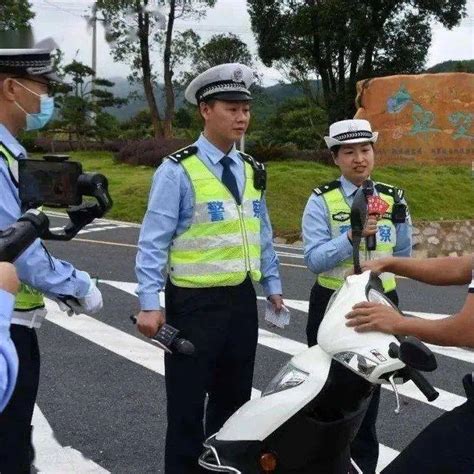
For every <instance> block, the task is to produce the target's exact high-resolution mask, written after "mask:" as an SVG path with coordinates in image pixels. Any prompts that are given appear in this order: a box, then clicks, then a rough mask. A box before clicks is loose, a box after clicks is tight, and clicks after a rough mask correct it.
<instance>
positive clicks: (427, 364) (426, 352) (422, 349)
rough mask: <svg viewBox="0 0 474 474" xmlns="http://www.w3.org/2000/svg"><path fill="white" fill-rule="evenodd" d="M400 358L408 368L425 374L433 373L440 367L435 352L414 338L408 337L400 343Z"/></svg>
mask: <svg viewBox="0 0 474 474" xmlns="http://www.w3.org/2000/svg"><path fill="white" fill-rule="evenodd" d="M398 358H399V359H400V360H401V361H402V362H403V363H404V364H406V365H407V366H408V367H412V368H413V369H416V370H421V371H423V372H433V370H436V368H437V367H438V364H437V362H436V358H435V356H434V354H433V352H431V350H430V349H429V348H428V347H426V346H425V344H423V343H422V342H421V341H420V340H419V339H417V338H416V337H413V336H408V337H406V338H405V339H404V340H403V341H402V342H401V343H400V347H399V348H398Z"/></svg>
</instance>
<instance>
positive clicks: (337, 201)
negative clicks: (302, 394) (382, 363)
mask: <svg viewBox="0 0 474 474" xmlns="http://www.w3.org/2000/svg"><path fill="white" fill-rule="evenodd" d="M377 137H378V133H377V132H372V128H371V126H370V123H369V122H368V121H367V120H342V121H339V122H336V123H333V124H332V125H331V126H330V127H329V136H328V137H325V141H326V144H327V146H328V148H329V149H330V150H331V155H332V157H333V159H334V162H335V163H336V165H337V166H338V167H339V169H340V171H341V176H340V177H339V178H338V179H336V180H334V181H331V182H330V183H327V184H324V185H322V186H319V187H317V188H316V189H315V190H314V192H313V194H312V195H311V196H310V198H309V200H308V203H307V204H306V208H305V210H304V214H303V223H302V226H303V240H304V257H305V262H306V265H307V266H308V268H309V269H310V270H311V271H312V272H313V273H315V274H317V278H316V282H315V284H314V286H313V288H312V290H311V295H310V301H309V313H308V323H307V327H306V335H307V339H308V345H309V346H313V345H315V344H316V343H317V333H318V328H319V324H320V323H321V320H322V318H323V316H324V312H325V310H326V307H327V304H328V302H329V299H330V298H331V296H332V295H333V293H334V291H335V290H337V289H338V288H340V287H341V286H342V284H343V281H344V275H345V274H346V273H347V271H348V269H350V268H351V267H352V265H353V262H352V231H351V226H350V206H351V204H352V201H353V198H354V194H355V192H356V191H357V190H358V189H359V187H360V186H361V185H362V183H363V182H364V181H365V180H366V179H367V178H369V177H370V174H371V173H372V170H373V168H374V146H373V144H374V143H375V142H376V141H377ZM374 194H375V195H378V196H379V198H381V199H383V200H384V201H385V202H386V205H388V208H387V210H386V212H385V213H384V214H383V215H382V216H378V217H375V216H370V217H369V219H368V220H367V223H366V225H365V228H364V231H363V236H364V237H368V236H376V237H375V238H376V248H375V250H374V251H372V252H370V254H371V255H370V257H371V258H380V257H382V256H386V255H392V254H393V255H399V256H409V255H410V254H411V223H410V220H409V217H407V210H406V203H405V201H404V199H403V191H402V190H401V189H397V188H395V187H393V186H390V185H387V184H383V183H376V184H375V191H374ZM381 277H382V281H383V285H384V289H385V291H386V294H387V296H388V297H389V298H390V299H391V300H392V301H394V302H395V303H397V302H398V298H397V294H396V291H395V278H394V276H393V275H391V274H383V275H381ZM379 399H380V387H378V388H377V389H376V391H375V393H374V395H373V397H372V400H371V402H370V405H369V408H368V411H367V414H366V416H365V419H364V421H363V423H362V426H361V428H360V430H359V433H358V434H357V436H356V438H355V440H354V443H353V444H352V446H351V455H352V457H353V458H354V460H355V461H356V463H357V464H358V465H359V467H360V468H361V469H362V471H363V472H364V473H373V472H375V467H376V465H377V459H378V442H377V435H376V430H375V421H376V417H377V411H378V405H379Z"/></svg>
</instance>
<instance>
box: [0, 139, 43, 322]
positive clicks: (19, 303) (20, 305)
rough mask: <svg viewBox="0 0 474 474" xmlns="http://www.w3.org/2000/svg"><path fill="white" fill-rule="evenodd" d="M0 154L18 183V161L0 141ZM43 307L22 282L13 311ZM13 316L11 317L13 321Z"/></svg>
mask: <svg viewBox="0 0 474 474" xmlns="http://www.w3.org/2000/svg"><path fill="white" fill-rule="evenodd" d="M0 156H1V157H2V158H3V160H4V161H5V163H6V165H7V167H8V170H9V172H10V175H11V178H12V181H13V182H14V183H15V185H18V163H17V161H16V159H15V157H14V156H13V154H12V153H11V152H10V150H9V149H8V148H7V147H6V146H5V145H4V144H3V143H1V142H0ZM42 308H44V298H43V294H42V293H41V292H39V291H38V290H35V289H34V288H32V287H30V286H28V285H26V284H24V283H22V284H21V286H20V291H19V292H18V293H17V294H16V297H15V312H26V311H33V310H36V309H42ZM14 320H15V317H14V318H13V321H14Z"/></svg>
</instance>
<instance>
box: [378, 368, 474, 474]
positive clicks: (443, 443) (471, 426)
mask: <svg viewBox="0 0 474 474" xmlns="http://www.w3.org/2000/svg"><path fill="white" fill-rule="evenodd" d="M464 386H465V387H466V392H467V396H468V400H467V401H466V402H465V403H463V404H462V405H461V406H459V407H457V408H455V409H454V410H451V411H449V412H446V413H444V414H443V415H441V416H440V417H439V418H437V419H436V420H434V421H433V422H432V423H431V424H429V425H428V426H427V428H425V429H424V430H423V431H422V432H421V433H420V434H419V435H418V436H417V437H416V438H415V439H414V440H413V441H412V442H411V443H410V444H409V445H408V446H407V447H406V448H405V449H404V450H403V451H402V452H401V453H400V454H399V455H398V456H397V457H396V458H395V459H394V460H393V461H392V462H391V463H390V464H389V465H388V466H387V467H386V468H385V469H384V470H383V471H382V473H383V474H411V473H413V472H416V473H417V474H472V473H473V472H474V384H473V381H472V376H471V375H470V374H469V375H467V376H466V377H465V378H464Z"/></svg>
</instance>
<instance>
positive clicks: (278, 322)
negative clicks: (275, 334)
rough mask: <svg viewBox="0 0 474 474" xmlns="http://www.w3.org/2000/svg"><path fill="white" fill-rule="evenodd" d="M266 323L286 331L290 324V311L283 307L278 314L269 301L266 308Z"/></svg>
mask: <svg viewBox="0 0 474 474" xmlns="http://www.w3.org/2000/svg"><path fill="white" fill-rule="evenodd" d="M265 321H267V323H270V325H273V326H277V327H279V328H280V329H284V328H285V326H288V324H290V310H289V309H288V308H287V307H286V306H284V305H283V306H282V308H281V310H280V312H279V313H276V312H275V309H274V307H273V305H272V303H271V302H270V301H267V306H266V308H265Z"/></svg>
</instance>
